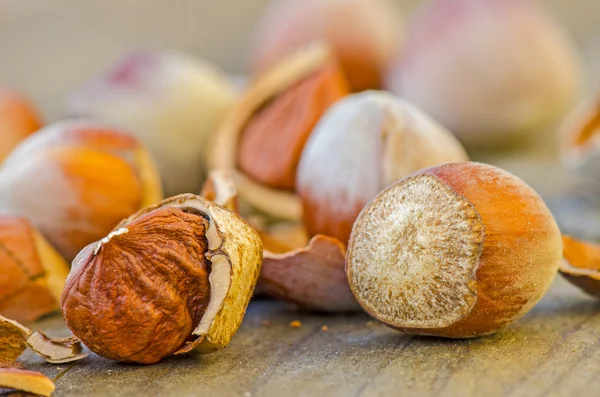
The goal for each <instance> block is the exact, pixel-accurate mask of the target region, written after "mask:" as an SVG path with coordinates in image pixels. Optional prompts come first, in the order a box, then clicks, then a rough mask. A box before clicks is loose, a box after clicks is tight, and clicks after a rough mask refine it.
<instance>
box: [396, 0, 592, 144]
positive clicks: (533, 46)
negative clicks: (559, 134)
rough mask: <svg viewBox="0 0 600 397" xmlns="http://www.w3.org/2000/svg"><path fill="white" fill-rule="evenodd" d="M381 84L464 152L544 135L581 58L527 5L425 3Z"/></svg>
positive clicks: (516, 1)
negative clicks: (416, 108)
mask: <svg viewBox="0 0 600 397" xmlns="http://www.w3.org/2000/svg"><path fill="white" fill-rule="evenodd" d="M411 26H412V27H413V28H412V30H411V31H410V32H409V33H408V38H407V43H406V47H405V52H404V55H403V56H402V57H401V58H399V59H398V61H397V63H396V65H395V66H394V67H393V68H391V70H390V74H389V76H388V78H387V87H388V89H390V91H392V92H394V93H397V94H399V95H402V96H404V97H406V98H407V99H408V100H410V101H412V102H413V103H415V104H416V105H417V106H419V107H420V108H421V109H423V110H424V111H425V112H427V113H428V114H429V115H430V116H432V117H433V118H435V119H436V120H438V121H439V122H440V123H441V124H443V125H444V126H446V127H447V128H448V129H449V130H450V131H452V132H453V133H455V134H456V135H457V136H458V138H459V139H460V140H461V141H462V142H463V143H464V144H466V145H469V146H487V147H492V146H494V145H498V144H506V143H512V142H515V141H517V140H519V139H523V138H525V137H526V136H528V135H529V136H533V135H535V134H539V133H541V132H543V131H544V130H545V129H547V128H548V127H550V126H551V125H552V124H553V123H555V122H557V121H558V120H559V119H560V117H561V116H563V114H564V112H565V111H566V110H567V109H568V108H569V106H570V105H571V104H572V102H573V100H574V99H575V96H576V93H577V91H578V88H579V83H580V79H581V72H580V59H579V57H578V56H577V54H576V51H575V49H574V45H573V44H572V42H571V40H570V38H569V37H568V35H567V33H566V32H565V31H564V29H562V27H561V26H559V25H558V24H557V23H555V22H554V21H553V20H552V19H551V18H549V17H548V16H547V15H545V14H544V13H543V12H542V10H540V9H539V8H538V7H537V6H536V5H535V3H534V2H533V1H528V0H525V1H524V0H506V1H498V0H480V1H473V0H431V1H429V2H427V3H426V4H425V5H424V6H423V8H422V9H421V12H419V13H417V17H416V18H415V20H414V21H413V22H412V24H411Z"/></svg>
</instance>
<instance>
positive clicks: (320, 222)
mask: <svg viewBox="0 0 600 397" xmlns="http://www.w3.org/2000/svg"><path fill="white" fill-rule="evenodd" d="M467 159H468V157H467V154H466V153H465V151H464V149H463V148H462V146H461V145H460V143H459V142H458V141H457V140H456V139H455V138H454V136H452V134H451V133H450V132H449V131H447V130H446V129H445V128H444V127H442V126H440V125H439V124H437V123H436V122H435V121H433V120H431V119H430V118H429V117H427V115H425V114H424V113H423V112H421V111H420V110H419V109H418V108H416V107H415V106H413V105H412V104H410V103H409V102H407V101H404V100H403V99H401V98H398V97H396V96H394V95H391V94H389V93H385V92H383V91H367V92H363V93H360V94H353V95H349V96H347V97H345V98H344V99H342V100H340V101H338V102H337V103H336V104H335V105H333V106H332V107H331V108H330V109H329V111H328V112H327V113H326V114H325V116H324V117H323V118H322V119H321V121H320V122H319V124H318V125H317V127H316V128H315V130H314V132H313V133H312V134H311V136H310V139H309V141H308V142H307V144H306V146H305V148H304V151H303V153H302V157H301V159H300V165H299V167H298V176H297V186H296V188H297V191H298V195H299V196H300V198H301V201H302V206H303V221H304V225H305V226H306V229H307V231H308V233H309V235H311V236H312V235H316V234H324V235H326V236H331V237H335V238H337V239H338V240H340V241H341V242H342V243H344V244H346V243H347V241H348V238H349V236H350V231H351V229H352V224H353V223H354V221H355V219H356V217H357V216H358V213H359V212H360V211H361V209H362V208H363V207H364V206H365V205H366V204H367V203H368V202H369V201H370V200H371V199H372V198H373V197H375V195H377V193H379V192H380V191H381V190H382V189H383V188H385V187H386V186H388V185H390V184H391V183H394V182H396V181H398V180H400V179H402V178H404V177H405V176H407V175H409V174H410V173H412V172H415V171H417V170H420V169H422V168H425V167H429V166H433V165H437V164H442V163H446V162H451V161H466V160H467Z"/></svg>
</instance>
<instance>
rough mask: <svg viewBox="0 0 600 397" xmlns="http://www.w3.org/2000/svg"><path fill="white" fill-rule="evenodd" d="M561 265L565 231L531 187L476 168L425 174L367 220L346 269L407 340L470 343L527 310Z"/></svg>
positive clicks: (374, 309) (459, 166)
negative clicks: (428, 338) (425, 337)
mask: <svg viewBox="0 0 600 397" xmlns="http://www.w3.org/2000/svg"><path fill="white" fill-rule="evenodd" d="M561 257H562V240H561V235H560V231H559V229H558V226H557V225H556V222H555V220H554V218H553V217H552V214H551V213H550V211H549V210H548V208H547V206H546V205H545V204H544V202H543V201H542V199H541V198H540V197H539V196H538V195H537V194H536V193H535V191H534V190H533V189H531V188H530V187H529V186H527V185H526V184H525V183H524V182H523V181H521V180H520V179H518V178H517V177H515V176H513V175H512V174H510V173H508V172H506V171H503V170H501V169H499V168H496V167H493V166H489V165H485V164H479V163H449V164H443V165H439V166H435V167H431V168H427V169H424V170H421V171H419V172H417V173H415V174H413V175H411V176H409V177H407V178H405V179H403V180H402V181H400V182H398V183H396V184H394V185H392V186H390V187H389V188H387V189H386V190H384V191H383V192H381V193H380V194H379V195H378V196H377V197H375V198H374V199H373V200H372V201H371V202H370V203H369V204H368V205H367V206H366V207H365V208H364V209H363V211H362V212H361V214H360V216H359V217H358V219H357V220H356V223H355V225H354V228H353V231H352V236H351V238H350V243H349V245H348V253H347V264H346V271H347V274H348V280H349V282H350V287H351V289H352V292H353V293H354V295H355V297H356V298H357V300H358V301H359V303H360V304H361V306H362V307H363V308H364V309H365V310H366V311H367V312H369V313H370V314H371V315H372V316H374V317H375V318H377V319H379V320H380V321H382V322H383V323H385V324H387V325H389V326H391V327H393V328H396V329H398V330H402V331H405V332H410V333H416V334H426V335H435V336H445V337H452V338H467V337H474V336H479V335H485V334H489V333H492V332H494V331H496V330H498V329H499V328H501V327H503V326H505V325H507V324H509V323H510V322H512V321H514V320H516V319H518V318H519V317H521V316H523V315H524V314H525V313H527V312H528V311H529V309H531V308H532V307H533V306H534V305H535V304H536V303H537V302H538V301H539V300H540V299H541V298H542V296H543V295H544V294H545V292H546V291H547V290H548V288H549V287H550V285H551V283H552V281H553V279H554V276H555V274H556V272H557V270H558V266H559V262H560V260H561Z"/></svg>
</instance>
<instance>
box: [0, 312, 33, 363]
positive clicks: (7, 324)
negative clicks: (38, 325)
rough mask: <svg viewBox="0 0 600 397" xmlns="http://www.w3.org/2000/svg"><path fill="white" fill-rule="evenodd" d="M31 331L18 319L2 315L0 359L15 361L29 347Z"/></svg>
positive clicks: (0, 321)
mask: <svg viewBox="0 0 600 397" xmlns="http://www.w3.org/2000/svg"><path fill="white" fill-rule="evenodd" d="M30 334H31V331H29V330H28V329H27V328H25V327H24V326H22V325H21V324H19V323H18V322H16V321H13V320H9V319H8V318H5V317H2V316H0V360H1V361H14V360H16V359H17V357H19V356H20V355H21V354H22V353H23V352H24V351H25V349H26V348H27V343H26V342H25V341H26V340H27V338H28V337H29V335H30Z"/></svg>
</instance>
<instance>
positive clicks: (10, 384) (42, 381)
mask: <svg viewBox="0 0 600 397" xmlns="http://www.w3.org/2000/svg"><path fill="white" fill-rule="evenodd" d="M0 388H7V389H15V390H21V391H25V392H28V393H33V394H35V395H38V396H50V395H51V394H52V392H53V391H54V389H55V386H54V383H53V382H52V381H51V380H50V378H48V377H47V376H46V375H44V374H42V373H40V372H35V371H27V370H25V369H18V368H0Z"/></svg>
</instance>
